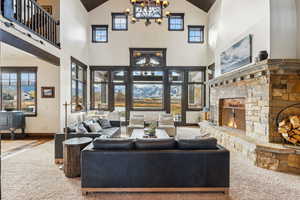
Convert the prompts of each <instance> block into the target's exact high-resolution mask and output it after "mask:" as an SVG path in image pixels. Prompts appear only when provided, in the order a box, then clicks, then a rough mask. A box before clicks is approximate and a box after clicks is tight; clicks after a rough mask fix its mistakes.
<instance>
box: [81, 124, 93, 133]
mask: <svg viewBox="0 0 300 200" xmlns="http://www.w3.org/2000/svg"><path fill="white" fill-rule="evenodd" d="M92 123H93V122H92V121H84V122H82V124H83V126H84V128H85V129H86V130H87V131H88V132H92V130H91V129H90V127H89V125H90V124H92Z"/></svg>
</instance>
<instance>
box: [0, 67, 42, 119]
mask: <svg viewBox="0 0 300 200" xmlns="http://www.w3.org/2000/svg"><path fill="white" fill-rule="evenodd" d="M0 69H1V73H0V74H1V82H0V83H1V101H0V106H1V110H20V111H23V112H24V113H25V115H27V116H36V114H37V113H36V110H37V97H36V92H37V86H36V79H37V68H36V67H22V68H21V67H20V68H17V67H16V68H15V67H14V68H0Z"/></svg>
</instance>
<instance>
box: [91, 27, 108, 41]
mask: <svg viewBox="0 0 300 200" xmlns="http://www.w3.org/2000/svg"><path fill="white" fill-rule="evenodd" d="M92 42H94V43H106V42H108V25H92Z"/></svg>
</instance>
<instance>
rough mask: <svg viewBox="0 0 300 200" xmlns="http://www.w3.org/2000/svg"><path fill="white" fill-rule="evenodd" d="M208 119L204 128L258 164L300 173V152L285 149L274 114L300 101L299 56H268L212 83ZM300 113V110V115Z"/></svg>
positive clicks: (224, 144) (204, 123)
mask: <svg viewBox="0 0 300 200" xmlns="http://www.w3.org/2000/svg"><path fill="white" fill-rule="evenodd" d="M209 87H210V120H209V122H202V123H200V130H201V131H202V132H206V133H209V134H211V135H213V136H214V137H216V138H217V139H218V141H219V143H220V144H222V145H223V146H225V147H226V148H228V149H229V150H231V151H237V152H241V153H242V154H244V155H245V157H247V158H248V159H249V160H252V161H253V162H254V163H255V164H256V165H257V166H260V167H264V168H268V169H273V170H278V171H288V172H295V173H299V174H300V155H299V153H300V151H299V152H298V151H297V150H295V149H291V148H286V147H283V146H282V144H281V141H282V137H281V135H280V134H279V133H278V131H277V123H276V116H277V115H278V113H279V112H280V111H281V110H282V109H283V108H285V107H286V106H289V105H291V104H295V103H300V60H294V59H276V60H266V61H263V62H260V63H257V64H255V65H252V66H248V67H246V68H242V69H240V70H237V71H234V72H230V73H227V74H225V75H222V76H220V77H217V78H215V79H213V80H211V81H210V82H209ZM299 115H300V113H299Z"/></svg>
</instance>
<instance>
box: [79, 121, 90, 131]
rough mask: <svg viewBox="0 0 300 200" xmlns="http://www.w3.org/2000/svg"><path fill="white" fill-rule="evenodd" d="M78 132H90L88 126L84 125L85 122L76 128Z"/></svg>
mask: <svg viewBox="0 0 300 200" xmlns="http://www.w3.org/2000/svg"><path fill="white" fill-rule="evenodd" d="M76 132H77V133H89V132H88V131H87V130H86V128H85V127H84V126H83V124H82V123H81V124H79V125H78V126H77V128H76Z"/></svg>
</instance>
